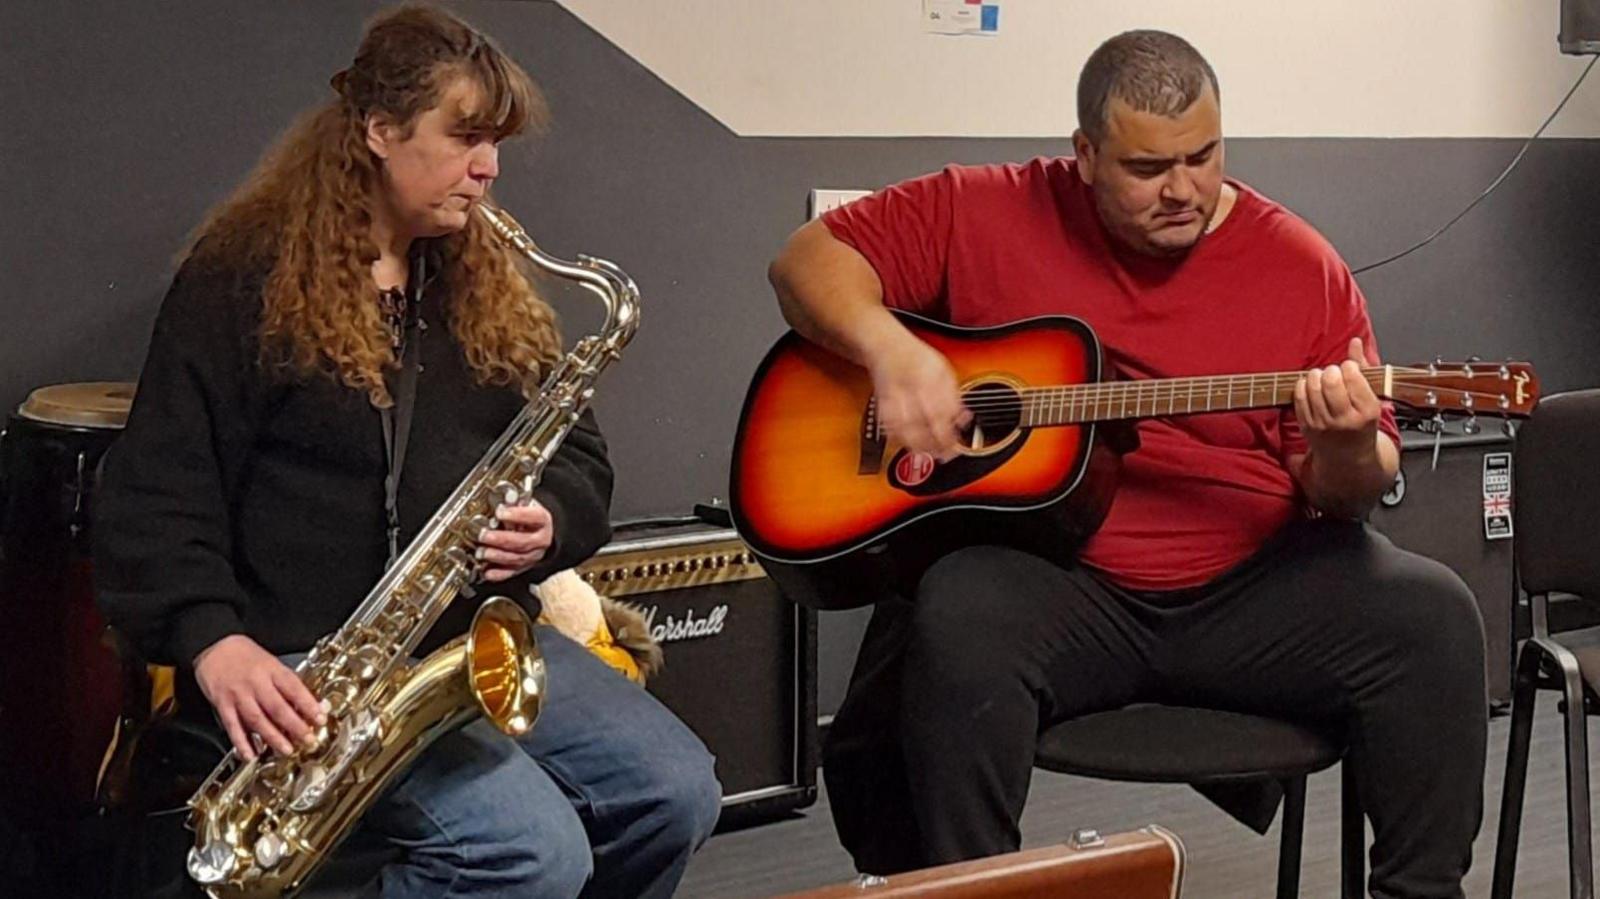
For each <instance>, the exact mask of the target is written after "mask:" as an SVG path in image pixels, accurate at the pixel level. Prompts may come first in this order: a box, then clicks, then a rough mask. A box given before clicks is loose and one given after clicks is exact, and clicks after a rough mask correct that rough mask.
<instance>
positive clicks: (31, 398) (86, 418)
mask: <svg viewBox="0 0 1600 899" xmlns="http://www.w3.org/2000/svg"><path fill="white" fill-rule="evenodd" d="M134 386H135V385H134V384H133V383H131V382H127V381H90V382H86V383H82V384H55V385H52V386H50V387H40V388H39V389H38V390H35V391H34V392H32V393H30V394H28V398H27V400H25V401H23V403H22V405H21V406H19V407H17V415H18V416H20V417H22V418H26V419H28V420H30V421H39V422H45V423H47V424H54V425H65V426H67V427H73V428H121V427H122V426H123V425H126V424H127V423H128V409H129V408H130V407H131V406H132V405H133V389H134Z"/></svg>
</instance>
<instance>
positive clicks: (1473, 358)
mask: <svg viewBox="0 0 1600 899" xmlns="http://www.w3.org/2000/svg"><path fill="white" fill-rule="evenodd" d="M1467 361H1468V362H1469V363H1470V362H1482V361H1483V357H1482V356H1480V355H1478V354H1477V353H1473V354H1472V355H1470V356H1468V357H1467Z"/></svg>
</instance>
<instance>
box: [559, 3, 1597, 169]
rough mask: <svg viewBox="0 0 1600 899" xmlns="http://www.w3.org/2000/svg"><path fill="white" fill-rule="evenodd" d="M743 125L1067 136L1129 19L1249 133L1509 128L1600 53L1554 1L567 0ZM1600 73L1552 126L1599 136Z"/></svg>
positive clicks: (693, 95)
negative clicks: (993, 12) (930, 6)
mask: <svg viewBox="0 0 1600 899" xmlns="http://www.w3.org/2000/svg"><path fill="white" fill-rule="evenodd" d="M563 3H564V5H565V6H566V7H568V8H569V9H571V10H572V11H573V12H574V13H575V14H576V15H578V16H579V17H580V18H582V19H583V20H584V21H585V22H587V23H588V24H589V25H590V26H592V27H594V28H595V29H596V30H598V31H600V32H601V33H602V34H604V35H605V36H606V37H608V38H609V39H610V40H612V41H613V42H615V43H616V44H617V45H618V46H620V47H621V48H622V49H624V50H625V51H627V52H628V53H629V54H631V55H632V56H633V57H634V58H636V59H638V60H639V61H640V62H641V63H643V64H644V65H645V66H647V67H648V68H650V69H651V70H652V71H654V72H655V73H656V74H657V75H659V76H660V77H661V78H663V79H664V80H665V81H666V82H667V83H669V84H671V85H672V86H673V87H674V88H676V89H677V90H679V91H681V92H682V93H683V94H684V95H685V96H687V97H688V98H689V99H691V100H692V101H694V102H695V103H697V104H699V105H700V106H701V107H702V108H704V109H705V110H706V111H707V112H709V113H710V114H711V115H713V116H715V117H716V118H717V119H719V120H720V121H722V122H723V123H724V124H726V125H727V126H728V127H729V128H731V129H732V130H733V131H734V132H736V133H738V134H742V135H770V136H811V135H834V136H924V135H944V136H978V137H1034V136H1053V135H1064V134H1068V133H1070V132H1071V130H1072V129H1073V127H1074V125H1075V122H1076V114H1075V112H1074V110H1073V100H1072V96H1073V94H1072V87H1073V85H1074V84H1075V82H1076V79H1077V73H1078V70H1079V68H1080V67H1081V66H1082V65H1083V61H1084V60H1085V59H1086V58H1087V57H1088V55H1089V53H1090V52H1091V51H1092V50H1093V49H1094V47H1095V46H1096V45H1097V44H1099V42H1100V41H1101V40H1103V39H1105V38H1106V37H1108V36H1110V35H1112V34H1115V33H1117V32H1119V31H1123V30H1126V29H1129V28H1139V27H1154V28H1163V29H1166V30H1169V31H1174V32H1177V33H1178V34H1181V35H1183V36H1184V37H1186V38H1188V39H1189V40H1190V41H1191V42H1193V43H1194V44H1195V45H1196V46H1197V47H1199V48H1200V50H1201V52H1203V53H1205V54H1206V56H1207V57H1208V58H1209V59H1210V60H1211V62H1212V65H1213V66H1214V67H1215V68H1216V70H1217V74H1218V77H1219V78H1220V79H1221V82H1222V89H1223V101H1224V104H1223V115H1224V124H1225V126H1226V128H1227V130H1228V133H1230V134H1233V135H1237V136H1262V137H1267V136H1286V137H1301V136H1329V137H1513V136H1524V135H1527V134H1529V133H1531V132H1532V130H1533V129H1534V128H1536V127H1538V125H1539V123H1540V122H1541V121H1543V119H1544V117H1545V116H1546V115H1548V114H1549V111H1550V110H1551V109H1552V108H1554V106H1555V104H1556V102H1557V101H1558V100H1559V99H1560V98H1561V95H1562V94H1563V93H1565V91H1566V90H1567V88H1568V87H1570V86H1571V84H1572V82H1573V80H1574V79H1576V78H1577V76H1578V73H1579V71H1580V70H1581V69H1582V66H1583V65H1584V64H1586V62H1587V57H1571V56H1563V55H1561V54H1560V53H1559V52H1558V51H1557V49H1556V30H1557V8H1558V0H1000V3H1001V10H1002V11H1001V17H1000V34H999V36H997V37H944V36H939V35H931V34H925V33H924V32H923V31H922V30H921V25H920V14H921V9H922V0H563ZM1596 82H1600V72H1597V73H1596V74H1595V75H1593V76H1591V80H1590V82H1588V83H1586V84H1585V85H1584V86H1583V88H1582V89H1581V90H1580V91H1579V92H1578V95H1577V96H1575V97H1574V98H1573V100H1572V102H1571V103H1569V104H1568V106H1567V109H1566V111H1564V112H1563V113H1562V115H1561V117H1560V118H1559V119H1557V121H1556V123H1555V124H1554V125H1552V126H1551V130H1550V131H1549V132H1548V133H1549V134H1551V135H1553V136H1567V137H1597V136H1600V84H1597V83H1596Z"/></svg>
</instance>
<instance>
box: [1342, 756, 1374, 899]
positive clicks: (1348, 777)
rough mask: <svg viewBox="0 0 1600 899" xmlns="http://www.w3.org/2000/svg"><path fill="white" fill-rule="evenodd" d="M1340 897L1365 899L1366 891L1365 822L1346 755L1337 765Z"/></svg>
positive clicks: (1353, 769)
mask: <svg viewBox="0 0 1600 899" xmlns="http://www.w3.org/2000/svg"><path fill="white" fill-rule="evenodd" d="M1339 854H1340V859H1339V884H1340V892H1339V895H1340V896H1342V897H1343V899H1364V897H1365V896H1366V889H1367V819H1366V815H1365V814H1364V813H1363V812H1362V810H1361V794H1360V793H1359V792H1358V791H1357V789H1356V773H1355V768H1354V767H1353V766H1352V765H1351V764H1350V757H1349V756H1348V755H1347V756H1345V758H1344V761H1342V762H1340V763H1339Z"/></svg>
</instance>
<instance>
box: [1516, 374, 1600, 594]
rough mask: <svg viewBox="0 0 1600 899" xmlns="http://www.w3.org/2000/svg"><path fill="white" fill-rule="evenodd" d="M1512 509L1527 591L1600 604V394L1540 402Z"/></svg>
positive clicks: (1525, 436) (1525, 437)
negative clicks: (1557, 593)
mask: <svg viewBox="0 0 1600 899" xmlns="http://www.w3.org/2000/svg"><path fill="white" fill-rule="evenodd" d="M1514 503H1515V505H1514V509H1513V515H1514V516H1515V521H1516V537H1515V538H1514V539H1515V540H1516V556H1517V563H1516V564H1517V573H1518V576H1519V577H1520V578H1521V580H1522V586H1523V588H1524V589H1526V590H1527V591H1528V592H1529V593H1548V592H1550V591H1553V590H1558V591H1561V592H1564V593H1576V594H1578V595H1579V596H1582V597H1584V598H1585V599H1588V600H1591V601H1600V389H1594V390H1576V391H1572V392H1570V393H1558V394H1554V395H1552V396H1547V397H1545V398H1544V399H1542V400H1540V402H1539V406H1538V408H1537V409H1535V410H1534V412H1533V417H1532V418H1530V419H1528V421H1527V423H1525V424H1524V425H1523V426H1522V428H1521V429H1520V430H1519V431H1517V455H1516V493H1515V500H1514Z"/></svg>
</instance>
